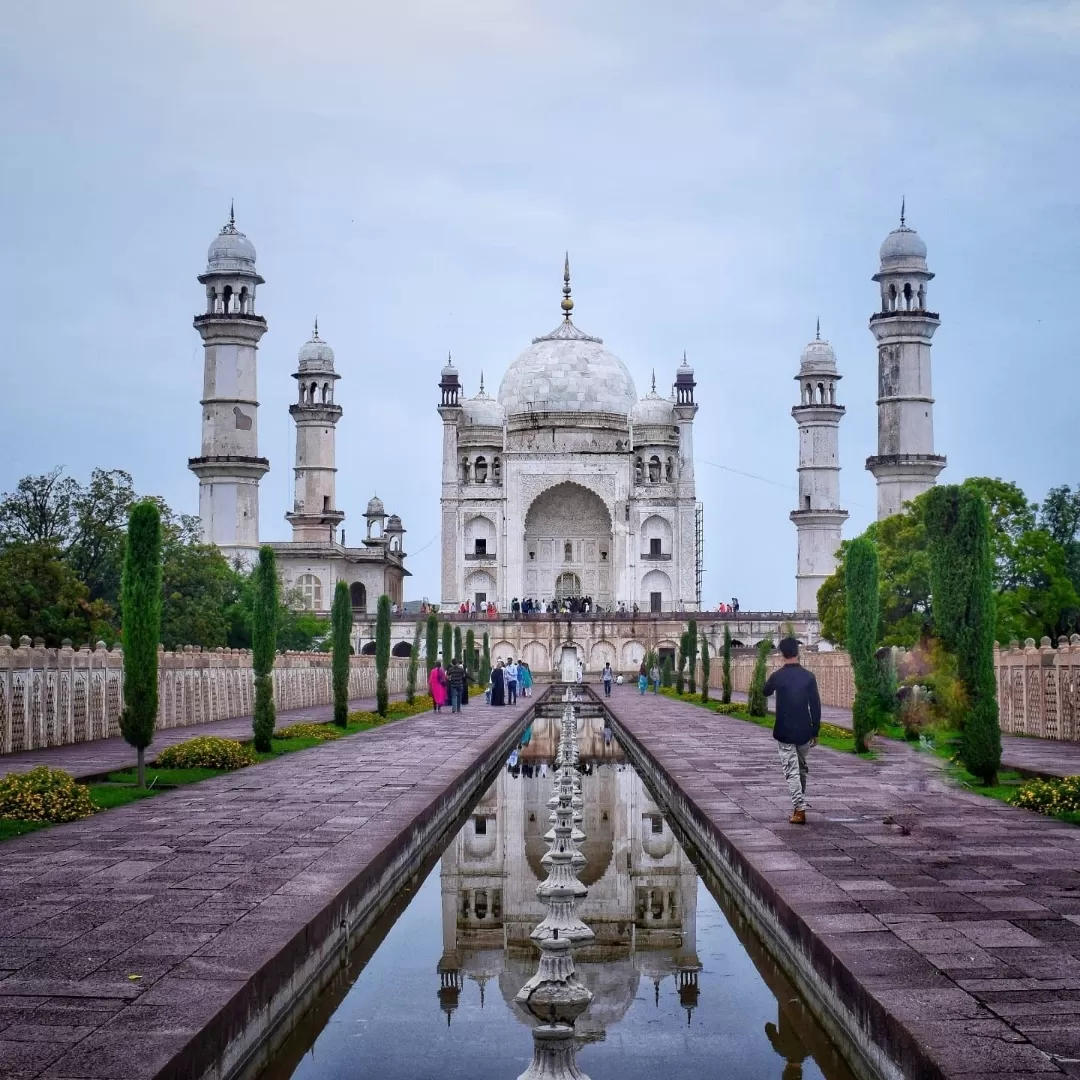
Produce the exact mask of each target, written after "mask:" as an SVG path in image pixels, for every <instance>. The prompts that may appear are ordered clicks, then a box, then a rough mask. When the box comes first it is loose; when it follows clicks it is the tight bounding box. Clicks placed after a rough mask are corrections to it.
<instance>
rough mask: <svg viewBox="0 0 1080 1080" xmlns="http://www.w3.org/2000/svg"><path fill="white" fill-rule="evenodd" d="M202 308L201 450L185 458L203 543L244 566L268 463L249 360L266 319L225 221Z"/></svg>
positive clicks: (242, 249) (240, 242)
mask: <svg viewBox="0 0 1080 1080" xmlns="http://www.w3.org/2000/svg"><path fill="white" fill-rule="evenodd" d="M199 282H200V283H201V284H203V285H205V286H206V311H205V313H204V314H202V315H196V316H195V329H196V330H198V331H199V333H200V334H201V335H202V339H203V356H204V366H203V395H202V401H201V402H200V404H201V405H202V452H201V454H200V456H199V457H195V458H189V459H188V468H189V469H191V471H192V472H193V473H194V474H195V475H196V476H197V477H198V478H199V517H200V518H201V519H202V535H203V541H204V543H207V544H216V545H217V546H218V547H219V548H220V549H221V551H222V553H223V554H224V555H225V557H226V558H227V559H229V561H230V562H232V561H235V560H237V559H238V560H240V562H241V563H243V564H245V565H251V564H252V563H253V562H254V560H255V558H256V556H257V555H258V551H259V481H260V480H261V479H262V477H263V475H264V474H265V473H266V472H267V471H268V470H269V468H270V462H269V461H267V460H266V458H263V457H259V439H258V434H259V431H258V423H257V418H258V409H259V402H258V398H257V394H256V366H257V353H258V348H259V341H260V339H261V338H262V336H263V334H265V333H266V320H265V319H264V318H263V317H262V316H261V315H256V314H255V288H256V286H257V285H261V284H262V283H263V279H262V278H261V277H259V274H258V272H257V271H256V269H255V248H254V246H253V245H252V243H251V241H250V240H248V238H247V237H246V236H245V235H244V234H243V233H242V232H239V231H237V228H236V220H235V217H234V215H233V212H232V209H231V208H230V210H229V221H228V224H227V225H226V226H225V227H224V228H223V229H222V230H221V232H220V233H219V234H218V235H217V236H216V237H215V238H214V241H213V243H212V244H211V245H210V250H209V252H208V254H207V263H206V272H205V273H204V274H200V275H199Z"/></svg>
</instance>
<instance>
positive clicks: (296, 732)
mask: <svg viewBox="0 0 1080 1080" xmlns="http://www.w3.org/2000/svg"><path fill="white" fill-rule="evenodd" d="M336 728H337V725H336V723H335V724H291V725H290V726H289V727H283V728H281V729H280V730H278V731H275V732H274V738H275V739H318V740H319V741H320V742H326V741H327V740H328V739H340V738H341V732H340V731H338V730H336Z"/></svg>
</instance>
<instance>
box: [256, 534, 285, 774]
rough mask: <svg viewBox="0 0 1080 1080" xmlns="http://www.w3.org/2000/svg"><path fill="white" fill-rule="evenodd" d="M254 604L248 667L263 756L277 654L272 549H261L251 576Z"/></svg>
mask: <svg viewBox="0 0 1080 1080" xmlns="http://www.w3.org/2000/svg"><path fill="white" fill-rule="evenodd" d="M252 576H253V577H254V579H255V603H254V605H253V607H252V613H251V666H252V668H254V671H255V715H254V716H253V717H252V721H251V726H252V728H253V730H254V733H255V749H256V750H258V751H259V752H260V753H266V752H267V751H269V749H270V745H271V743H270V740H271V739H272V738H273V735H274V721H275V720H276V719H277V716H276V714H275V710H274V682H273V676H272V675H271V672H272V671H273V670H274V654H275V653H276V652H277V627H278V617H279V616H278V576H277V560H276V559H275V557H274V549H273V548H271V547H261V548H260V549H259V561H258V563H256V565H255V570H254V572H253V575H252Z"/></svg>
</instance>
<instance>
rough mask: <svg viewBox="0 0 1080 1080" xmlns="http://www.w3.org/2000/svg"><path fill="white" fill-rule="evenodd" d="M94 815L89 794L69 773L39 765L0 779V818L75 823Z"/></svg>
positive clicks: (84, 786) (83, 785)
mask: <svg viewBox="0 0 1080 1080" xmlns="http://www.w3.org/2000/svg"><path fill="white" fill-rule="evenodd" d="M93 813H94V804H93V802H92V801H91V800H90V791H89V789H88V788H87V787H86V785H85V784H78V783H76V782H75V777H74V776H72V775H71V773H68V772H64V770H63V769H50V768H49V767H48V766H47V765H39V766H38V767H37V768H36V769H31V770H30V771H29V772H24V773H8V774H7V776H5V777H3V779H0V818H12V819H15V820H18V821H56V822H60V821H78V820H79V819H80V818H86V817H90V815H91V814H93Z"/></svg>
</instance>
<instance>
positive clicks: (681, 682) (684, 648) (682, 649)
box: [675, 630, 690, 696]
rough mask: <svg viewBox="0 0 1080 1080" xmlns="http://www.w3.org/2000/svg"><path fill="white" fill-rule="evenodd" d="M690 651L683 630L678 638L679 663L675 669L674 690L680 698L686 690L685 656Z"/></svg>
mask: <svg viewBox="0 0 1080 1080" xmlns="http://www.w3.org/2000/svg"><path fill="white" fill-rule="evenodd" d="M689 651H690V646H689V645H688V644H687V633H686V631H685V630H684V631H683V632H682V634H681V635H680V636H679V663H678V666H677V667H676V668H675V690H676V692H677V693H678V694H679V695H680V696H681V695H682V693H683V691H684V690H685V689H686V654H687V653H688V652H689Z"/></svg>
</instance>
